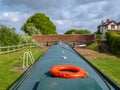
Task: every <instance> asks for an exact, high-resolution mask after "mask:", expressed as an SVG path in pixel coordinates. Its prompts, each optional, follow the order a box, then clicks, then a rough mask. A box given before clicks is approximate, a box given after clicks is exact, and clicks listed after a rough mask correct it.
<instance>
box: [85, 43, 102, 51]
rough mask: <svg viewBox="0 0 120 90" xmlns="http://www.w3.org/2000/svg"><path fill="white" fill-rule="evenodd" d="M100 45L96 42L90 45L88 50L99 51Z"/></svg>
mask: <svg viewBox="0 0 120 90" xmlns="http://www.w3.org/2000/svg"><path fill="white" fill-rule="evenodd" d="M99 45H100V43H99V42H97V41H96V42H94V43H92V44H90V45H88V46H87V47H86V48H87V49H92V50H96V51H99Z"/></svg>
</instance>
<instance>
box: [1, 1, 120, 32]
mask: <svg viewBox="0 0 120 90" xmlns="http://www.w3.org/2000/svg"><path fill="white" fill-rule="evenodd" d="M35 13H44V14H45V15H46V16H48V17H49V18H50V19H51V21H52V22H53V23H54V24H55V26H56V30H57V32H58V34H64V33H65V32H66V31H67V30H70V29H78V30H82V29H87V30H89V31H91V32H92V33H94V32H96V31H97V26H98V25H100V24H101V20H104V22H105V21H106V19H110V20H115V21H116V22H120V0H0V23H2V24H4V25H6V26H8V27H15V28H16V31H17V33H19V34H21V33H23V31H22V30H20V28H21V26H22V25H23V24H24V23H25V22H26V20H27V19H28V18H29V17H30V16H32V15H34V14H35Z"/></svg>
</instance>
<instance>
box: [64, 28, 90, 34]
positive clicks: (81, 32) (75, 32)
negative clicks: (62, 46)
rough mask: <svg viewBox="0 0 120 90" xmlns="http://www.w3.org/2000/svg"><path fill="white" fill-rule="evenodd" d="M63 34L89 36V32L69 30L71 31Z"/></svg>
mask: <svg viewBox="0 0 120 90" xmlns="http://www.w3.org/2000/svg"><path fill="white" fill-rule="evenodd" d="M64 34H90V31H89V30H76V29H71V30H68V31H66V32H65V33H64Z"/></svg>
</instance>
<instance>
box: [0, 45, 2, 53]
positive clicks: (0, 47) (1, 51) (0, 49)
mask: <svg viewBox="0 0 120 90" xmlns="http://www.w3.org/2000/svg"><path fill="white" fill-rule="evenodd" d="M1 52H2V51H1V46H0V54H1Z"/></svg>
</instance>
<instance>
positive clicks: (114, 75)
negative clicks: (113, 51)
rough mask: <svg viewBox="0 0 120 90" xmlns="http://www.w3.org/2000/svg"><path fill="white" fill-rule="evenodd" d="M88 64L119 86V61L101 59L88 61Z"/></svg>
mask: <svg viewBox="0 0 120 90" xmlns="http://www.w3.org/2000/svg"><path fill="white" fill-rule="evenodd" d="M90 62H91V63H92V64H94V65H95V66H96V67H97V68H98V69H99V70H100V71H102V72H103V73H104V74H105V75H107V76H108V77H109V78H110V79H111V80H113V81H114V82H115V83H117V84H118V85H120V59H118V58H104V57H101V58H97V59H93V60H90Z"/></svg>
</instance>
